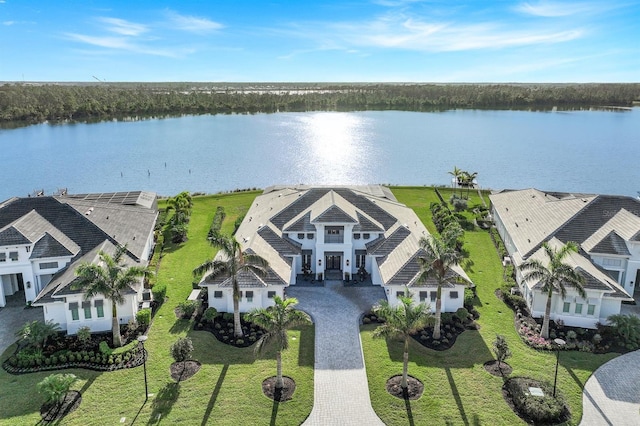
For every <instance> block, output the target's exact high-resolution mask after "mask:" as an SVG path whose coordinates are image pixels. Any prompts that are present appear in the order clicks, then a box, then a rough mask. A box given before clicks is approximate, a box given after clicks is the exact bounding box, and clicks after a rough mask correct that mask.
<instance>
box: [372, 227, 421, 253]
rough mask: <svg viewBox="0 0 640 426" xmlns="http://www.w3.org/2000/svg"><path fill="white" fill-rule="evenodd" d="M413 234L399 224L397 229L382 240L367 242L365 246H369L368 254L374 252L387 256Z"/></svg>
mask: <svg viewBox="0 0 640 426" xmlns="http://www.w3.org/2000/svg"><path fill="white" fill-rule="evenodd" d="M410 234H411V231H409V230H408V229H407V228H405V227H404V226H398V227H397V228H396V230H395V231H393V233H392V234H391V235H389V236H388V237H387V238H383V239H381V240H374V241H371V242H369V243H367V244H365V247H366V248H367V253H368V254H373V255H376V256H387V255H388V254H389V253H391V252H392V251H393V250H395V249H396V247H398V245H400V243H402V242H403V241H404V239H405V238H407V237H408V236H409V235H410Z"/></svg>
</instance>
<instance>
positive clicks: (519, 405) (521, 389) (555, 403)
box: [504, 377, 569, 423]
mask: <svg viewBox="0 0 640 426" xmlns="http://www.w3.org/2000/svg"><path fill="white" fill-rule="evenodd" d="M504 387H505V389H506V391H507V392H508V393H509V395H510V396H511V400H512V401H513V405H514V406H515V409H516V411H517V412H518V413H520V415H521V416H522V417H524V418H525V419H528V420H532V421H533V422H534V423H559V422H561V421H563V420H565V419H567V418H568V415H569V410H568V408H567V407H566V405H565V402H564V399H563V398H562V396H561V395H560V394H558V393H556V397H555V398H554V397H553V387H552V386H551V385H549V384H548V383H544V382H538V381H537V380H533V379H530V378H527V377H514V378H511V379H509V380H507V381H506V383H505V384H504ZM529 387H538V388H541V389H542V392H543V393H544V396H534V395H531V394H530V392H529Z"/></svg>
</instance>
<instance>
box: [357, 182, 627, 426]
mask: <svg viewBox="0 0 640 426" xmlns="http://www.w3.org/2000/svg"><path fill="white" fill-rule="evenodd" d="M392 189H393V193H394V194H395V196H396V197H397V199H398V201H400V202H402V203H405V204H407V205H408V206H409V207H412V208H413V209H414V210H415V211H416V213H417V214H418V216H419V217H420V219H421V220H422V221H423V223H425V225H426V226H427V227H428V228H429V230H430V231H433V229H434V228H433V224H432V223H431V215H430V212H429V208H428V207H429V204H430V203H431V202H432V201H436V200H437V197H436V195H435V192H434V191H433V189H431V188H392ZM441 192H443V194H442V195H443V197H444V198H445V199H448V195H449V194H450V190H444V191H442V190H441ZM445 194H447V195H445ZM470 195H471V196H472V197H471V202H470V205H473V204H477V203H481V202H480V200H479V198H478V194H477V192H476V193H473V192H471V193H470ZM487 201H488V200H487ZM465 249H466V250H468V251H469V254H470V260H469V261H467V262H465V264H464V266H465V269H466V271H467V273H468V275H469V277H470V278H471V279H472V280H473V282H474V283H475V284H476V286H477V292H478V303H477V304H478V306H477V309H478V311H479V312H480V319H479V320H478V323H479V325H480V329H479V330H478V331H465V332H464V333H463V334H462V335H461V336H460V337H459V338H458V340H457V341H456V343H455V345H454V346H453V347H452V348H451V349H449V350H447V351H443V352H437V351H433V350H430V349H427V348H424V347H423V346H421V345H419V344H418V343H416V342H413V341H412V342H411V349H410V363H409V374H411V375H413V376H415V377H417V378H419V379H420V380H422V381H423V382H424V384H425V391H424V394H423V395H422V397H421V398H420V399H419V400H417V401H411V402H410V403H409V404H405V402H404V401H403V400H399V399H396V398H394V397H392V396H391V395H389V394H388V393H387V392H386V390H385V383H386V381H387V379H388V378H389V377H391V376H393V375H396V374H400V373H401V372H402V345H401V343H400V342H398V341H384V340H376V339H373V338H372V337H371V333H372V330H373V329H374V328H375V326H373V325H367V326H363V327H362V332H361V338H362V345H363V351H364V357H365V363H366V367H367V376H368V379H369V392H370V395H371V402H372V405H373V408H374V410H375V411H376V413H377V414H378V415H379V416H380V418H381V419H382V421H383V422H385V423H386V424H388V425H406V424H414V423H415V424H430V425H431V424H434V425H436V424H487V425H511V424H518V423H523V421H522V420H520V419H519V418H518V417H517V416H516V415H515V414H514V413H513V412H512V411H511V409H510V408H509V407H508V406H507V404H506V403H505V401H504V399H503V397H502V392H501V387H502V384H503V381H502V379H501V378H499V377H494V376H491V375H490V374H488V373H487V372H485V370H484V368H483V364H484V363H485V362H486V361H488V360H490V359H493V354H492V351H491V348H492V344H493V341H494V340H495V336H496V333H498V334H502V335H505V336H506V339H507V342H508V343H509V347H510V348H511V351H512V352H513V357H512V358H510V359H509V360H508V361H507V362H508V363H509V364H510V365H511V366H512V367H513V373H512V376H529V377H533V378H535V379H538V380H546V381H549V382H551V383H553V374H554V368H555V353H553V352H544V351H537V350H533V349H531V348H529V347H528V346H526V345H525V344H524V343H523V342H522V341H521V340H520V337H519V336H518V334H517V333H516V330H515V327H514V321H513V312H512V311H511V310H510V309H509V308H508V307H507V306H506V305H505V304H504V303H503V302H502V301H500V300H499V299H498V298H497V297H496V296H495V294H494V291H495V289H496V288H498V287H500V284H501V282H502V266H501V263H500V259H499V258H498V255H497V252H496V250H495V248H494V247H493V244H492V242H491V238H490V236H489V234H488V233H487V232H486V231H473V232H466V233H465ZM616 356H617V354H605V355H594V354H589V353H583V352H575V351H572V352H563V353H562V354H561V355H560V369H559V371H558V389H559V391H560V392H561V393H562V394H563V395H564V396H565V398H566V399H567V401H568V403H569V406H570V409H571V413H572V419H571V421H570V423H569V424H578V423H579V421H580V418H581V416H582V388H583V386H584V384H585V382H586V381H587V379H588V378H589V376H590V375H591V374H592V372H593V371H595V370H596V369H597V368H598V367H599V366H600V365H602V364H603V363H604V362H606V361H609V360H610V359H612V358H614V357H616Z"/></svg>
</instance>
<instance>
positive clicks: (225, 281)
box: [201, 268, 285, 288]
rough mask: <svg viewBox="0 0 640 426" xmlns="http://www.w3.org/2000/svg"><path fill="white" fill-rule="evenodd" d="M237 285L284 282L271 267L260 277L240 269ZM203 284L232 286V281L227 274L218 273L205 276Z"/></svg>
mask: <svg viewBox="0 0 640 426" xmlns="http://www.w3.org/2000/svg"><path fill="white" fill-rule="evenodd" d="M237 280H238V287H240V288H261V287H266V286H267V284H269V285H284V284H285V282H284V281H283V280H282V279H281V278H280V277H279V276H278V275H277V274H276V273H275V272H274V271H273V269H271V268H268V269H267V274H266V275H265V276H264V277H263V278H260V277H259V276H258V275H256V274H255V273H253V272H252V271H240V272H239V273H238V276H237ZM201 284H203V285H217V286H220V287H227V288H229V287H233V281H232V280H231V276H230V275H228V274H222V275H218V276H217V277H215V278H211V276H210V275H209V276H206V277H205V279H204V280H203V282H202V283H201Z"/></svg>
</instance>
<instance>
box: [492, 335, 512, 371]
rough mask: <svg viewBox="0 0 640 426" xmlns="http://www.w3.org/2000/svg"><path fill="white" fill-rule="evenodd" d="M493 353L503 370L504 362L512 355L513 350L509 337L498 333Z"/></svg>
mask: <svg viewBox="0 0 640 426" xmlns="http://www.w3.org/2000/svg"><path fill="white" fill-rule="evenodd" d="M493 353H494V354H495V355H496V360H497V361H498V369H499V370H500V371H502V363H503V362H505V361H506V360H507V358H510V357H511V350H510V349H509V344H508V343H507V339H505V337H504V336H503V335H501V334H496V340H494V341H493Z"/></svg>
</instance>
